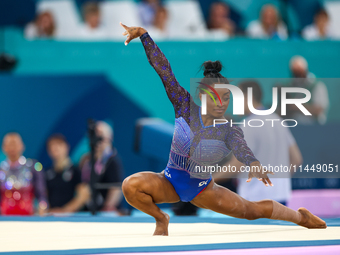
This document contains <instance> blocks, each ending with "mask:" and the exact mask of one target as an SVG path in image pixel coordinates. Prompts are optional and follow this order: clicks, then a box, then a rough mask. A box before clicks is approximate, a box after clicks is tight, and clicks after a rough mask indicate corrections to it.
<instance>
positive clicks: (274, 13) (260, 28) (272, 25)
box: [246, 4, 288, 40]
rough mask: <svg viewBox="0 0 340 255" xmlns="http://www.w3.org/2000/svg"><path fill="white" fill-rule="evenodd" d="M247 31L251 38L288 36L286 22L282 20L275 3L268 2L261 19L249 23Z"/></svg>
mask: <svg viewBox="0 0 340 255" xmlns="http://www.w3.org/2000/svg"><path fill="white" fill-rule="evenodd" d="M246 33H247V34H248V36H250V37H251V38H258V39H280V40H285V39H287V37H288V34H287V28H286V26H285V24H284V23H283V22H282V21H280V17H279V13H278V10H277V9H276V7H275V6H274V5H271V4H266V5H264V6H263V7H262V9H261V14H260V20H254V21H252V22H250V23H249V25H248V27H247V31H246Z"/></svg>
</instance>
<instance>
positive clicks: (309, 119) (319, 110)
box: [287, 56, 329, 124]
mask: <svg viewBox="0 0 340 255" xmlns="http://www.w3.org/2000/svg"><path fill="white" fill-rule="evenodd" d="M289 68H290V71H291V75H292V77H293V79H292V81H291V83H290V84H288V86H289V87H299V88H305V89H307V90H309V91H310V92H311V99H310V101H309V102H308V103H305V104H303V105H304V106H305V108H306V109H307V110H308V111H309V112H310V113H311V114H312V116H305V115H304V114H303V113H302V112H301V110H300V109H299V108H297V106H296V105H293V104H288V105H287V116H288V117H289V118H292V119H295V120H297V122H298V123H299V124H313V123H319V124H325V123H326V121H327V110H328V107H329V98H328V91H327V87H326V85H325V84H324V83H323V82H322V81H320V80H318V79H317V78H316V77H315V75H314V74H313V73H311V72H309V70H308V63H307V61H306V59H305V58H304V57H302V56H294V57H292V58H291V60H290V63H289ZM290 94H292V95H291V97H290V98H299V97H304V95H303V94H301V93H296V94H294V93H289V94H287V98H289V95H290Z"/></svg>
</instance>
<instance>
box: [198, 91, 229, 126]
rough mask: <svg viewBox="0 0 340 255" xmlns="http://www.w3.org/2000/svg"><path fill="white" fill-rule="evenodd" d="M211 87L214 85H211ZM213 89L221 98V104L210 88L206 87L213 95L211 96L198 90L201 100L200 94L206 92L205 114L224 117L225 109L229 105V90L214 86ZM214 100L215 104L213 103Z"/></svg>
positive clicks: (219, 117)
mask: <svg viewBox="0 0 340 255" xmlns="http://www.w3.org/2000/svg"><path fill="white" fill-rule="evenodd" d="M212 87H215V86H214V85H212ZM214 89H215V91H216V92H217V94H218V96H219V97H220V99H221V102H222V105H221V102H220V100H219V99H218V96H217V95H216V94H215V92H213V91H212V90H211V89H209V88H206V90H207V91H209V92H210V94H211V95H212V96H213V98H214V99H212V97H211V96H210V95H209V94H207V93H204V92H200V94H199V97H200V99H201V101H202V94H203V93H204V94H206V97H207V116H209V117H211V118H214V119H224V117H223V116H224V114H225V112H226V110H227V109H228V106H229V101H230V90H229V89H226V88H214ZM215 102H216V104H215Z"/></svg>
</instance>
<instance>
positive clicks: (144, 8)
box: [138, 0, 161, 27]
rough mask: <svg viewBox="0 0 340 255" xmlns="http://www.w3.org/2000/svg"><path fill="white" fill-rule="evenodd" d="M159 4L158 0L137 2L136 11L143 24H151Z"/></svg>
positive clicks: (147, 25) (146, 25)
mask: <svg viewBox="0 0 340 255" xmlns="http://www.w3.org/2000/svg"><path fill="white" fill-rule="evenodd" d="M160 5H161V4H160V1H159V0H142V1H141V2H140V3H139V6H138V12H139V17H140V19H141V21H142V25H143V26H145V27H150V26H152V25H153V23H154V21H155V15H156V13H157V10H158V8H159V7H160Z"/></svg>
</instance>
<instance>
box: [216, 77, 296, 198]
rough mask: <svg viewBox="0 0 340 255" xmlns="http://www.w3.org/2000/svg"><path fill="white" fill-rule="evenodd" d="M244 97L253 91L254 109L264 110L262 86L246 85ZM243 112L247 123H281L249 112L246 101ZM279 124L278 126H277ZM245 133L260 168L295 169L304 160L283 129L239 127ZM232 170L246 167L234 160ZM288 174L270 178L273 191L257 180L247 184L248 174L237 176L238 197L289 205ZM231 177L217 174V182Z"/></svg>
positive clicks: (294, 143) (231, 162)
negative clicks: (269, 120) (249, 89)
mask: <svg viewBox="0 0 340 255" xmlns="http://www.w3.org/2000/svg"><path fill="white" fill-rule="evenodd" d="M239 88H240V89H241V90H242V92H243V94H244V96H245V97H246V98H247V94H248V91H247V89H248V88H252V90H253V94H252V95H253V98H252V102H253V106H254V108H255V109H258V110H265V107H264V106H263V105H262V90H261V87H260V85H259V84H258V83H257V82H256V81H245V82H242V83H241V84H240V85H239ZM244 110H245V114H246V115H247V117H246V118H245V123H248V122H249V121H251V120H254V119H256V120H262V121H263V122H266V119H277V120H280V121H281V120H282V118H281V117H280V116H278V115H277V114H276V113H272V114H270V115H255V114H252V113H251V112H250V110H249V106H248V103H247V100H245V104H244ZM277 123H278V122H277ZM240 127H241V128H242V130H243V133H244V138H245V140H246V141H247V144H248V146H249V148H250V149H251V150H252V151H253V153H254V155H256V157H257V158H258V159H259V160H260V162H261V164H262V165H263V166H265V167H269V165H270V166H272V167H276V168H277V167H288V169H289V166H290V164H292V165H300V164H301V163H302V156H301V152H300V150H299V147H298V146H297V144H296V142H295V139H294V137H293V135H292V133H291V131H290V129H289V128H287V127H283V126H282V125H276V124H275V125H273V126H272V125H271V124H269V125H268V124H264V125H263V126H261V127H251V126H250V125H247V124H245V125H241V126H240ZM228 164H230V165H232V166H236V167H237V168H238V169H240V167H241V166H244V165H243V164H242V163H241V162H239V161H238V160H237V159H236V158H235V156H233V157H232V159H231V160H230V161H229V162H228ZM268 170H270V171H274V170H273V169H269V168H268ZM293 173H294V172H293V171H292V173H289V172H288V171H287V172H285V171H283V170H282V171H280V172H278V171H275V175H274V176H271V175H269V178H270V179H271V181H272V183H273V184H274V186H273V187H266V186H265V185H264V184H263V182H261V181H258V180H257V179H256V178H255V179H253V180H252V181H251V182H249V183H248V182H246V180H247V179H248V173H247V172H240V173H238V186H237V193H238V194H239V195H240V196H241V197H243V198H245V199H247V200H250V201H259V200H262V199H272V200H275V201H277V202H280V203H282V204H286V202H287V201H288V200H289V198H290V196H291V192H292V184H291V178H290V177H291V174H293ZM223 177H228V176H226V174H225V173H223V172H221V173H216V174H215V175H214V178H223Z"/></svg>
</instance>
